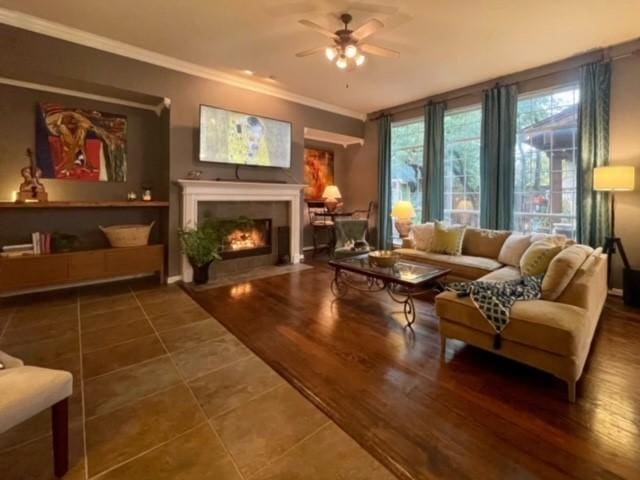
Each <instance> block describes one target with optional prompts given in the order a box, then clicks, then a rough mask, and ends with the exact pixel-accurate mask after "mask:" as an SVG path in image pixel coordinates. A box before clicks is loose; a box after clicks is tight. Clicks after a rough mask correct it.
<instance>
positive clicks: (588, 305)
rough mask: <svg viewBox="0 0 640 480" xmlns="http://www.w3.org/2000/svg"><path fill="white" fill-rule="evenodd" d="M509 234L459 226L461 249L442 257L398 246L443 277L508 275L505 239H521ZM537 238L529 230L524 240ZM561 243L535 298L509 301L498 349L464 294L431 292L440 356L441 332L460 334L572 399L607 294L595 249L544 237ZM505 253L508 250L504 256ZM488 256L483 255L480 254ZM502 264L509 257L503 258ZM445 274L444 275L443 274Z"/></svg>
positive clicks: (514, 271)
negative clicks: (538, 374)
mask: <svg viewBox="0 0 640 480" xmlns="http://www.w3.org/2000/svg"><path fill="white" fill-rule="evenodd" d="M510 236H511V234H510V232H495V231H490V230H481V229H467V232H466V233H465V239H464V241H463V248H462V255H443V254H438V253H431V252H428V251H424V250H419V249H417V248H401V249H398V250H397V252H398V253H399V254H400V255H401V257H403V258H406V259H409V260H414V261H418V262H424V263H429V264H435V265H440V266H445V267H448V268H450V269H451V270H452V273H451V276H450V279H451V280H460V279H464V280H476V279H482V280H486V281H500V280H510V279H515V278H519V277H520V269H519V267H518V265H517V262H518V260H519V258H518V249H517V248H516V249H515V252H516V255H515V256H514V250H513V249H511V251H510V252H505V250H506V247H507V246H508V245H507V243H508V242H510V243H512V244H515V243H518V242H519V243H520V245H521V246H520V247H519V248H520V249H522V248H523V245H524V243H523V242H525V240H524V238H523V236H521V235H517V238H516V234H514V237H513V238H511V239H509V237H510ZM543 238H545V237H543V236H540V235H536V236H532V237H530V238H529V243H532V242H533V241H536V240H540V239H543ZM546 238H547V239H548V240H549V241H552V242H562V243H564V245H565V248H564V249H563V250H562V252H561V253H560V254H558V255H557V256H556V257H555V258H554V259H553V260H552V262H551V264H550V265H549V270H548V271H547V274H546V275H545V279H544V281H543V298H542V299H541V300H531V301H523V302H516V303H515V305H514V306H513V308H512V310H511V314H510V323H509V325H507V327H506V328H505V329H504V330H503V332H502V334H501V336H502V342H501V347H500V348H499V349H498V350H496V349H494V348H493V345H494V336H495V331H494V330H493V327H492V326H491V325H490V324H489V322H488V321H487V320H486V319H485V318H484V317H483V315H482V314H481V313H480V311H479V310H478V309H477V308H476V306H475V305H474V304H473V302H472V301H471V299H470V298H468V297H458V296H457V295H456V294H455V293H454V292H451V291H445V292H443V293H441V294H439V295H438V296H437V297H436V312H437V314H438V316H439V319H440V320H439V321H440V335H441V342H442V343H441V348H442V354H443V355H444V353H445V347H446V340H447V338H454V339H458V340H462V341H464V342H466V343H468V344H471V345H474V346H476V347H479V348H482V349H485V350H489V351H492V352H495V353H497V354H499V355H502V356H505V357H508V358H511V359H513V360H517V361H519V362H522V363H525V364H527V365H530V366H533V367H535V368H538V369H541V370H544V371H546V372H549V373H551V374H553V375H555V376H556V377H558V378H560V379H562V380H564V381H565V382H566V383H567V386H568V397H569V401H571V402H574V401H575V395H576V382H577V380H578V379H579V378H580V376H581V374H582V370H583V368H584V364H585V362H586V359H587V356H588V354H589V349H590V346H591V340H592V338H593V334H594V332H595V329H596V326H597V324H598V320H599V318H600V314H601V312H602V308H603V306H604V302H605V299H606V296H607V266H606V265H607V262H606V255H602V254H601V250H600V249H597V250H593V249H591V248H590V247H587V246H584V245H572V242H566V241H565V240H566V239H564V237H558V236H547V237H546ZM509 253H510V255H509ZM486 255H490V256H486ZM505 262H508V263H511V264H507V263H505ZM448 280H449V278H448Z"/></svg>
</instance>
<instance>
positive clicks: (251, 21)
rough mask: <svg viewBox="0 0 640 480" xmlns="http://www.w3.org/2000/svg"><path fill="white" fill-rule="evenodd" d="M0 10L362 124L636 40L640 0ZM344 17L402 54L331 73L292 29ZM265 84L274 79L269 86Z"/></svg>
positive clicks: (234, 1)
mask: <svg viewBox="0 0 640 480" xmlns="http://www.w3.org/2000/svg"><path fill="white" fill-rule="evenodd" d="M0 6H2V7H5V8H7V9H11V10H15V11H17V12H22V13H27V14H30V15H34V16H37V17H41V18H43V19H46V20H50V21H53V22H58V23H60V24H63V25H66V26H70V27H74V28H77V29H81V30H84V31H87V32H91V33H93V34H96V35H100V36H104V37H107V38H110V39H113V40H118V41H121V42H125V43H127V44H131V45H134V46H137V47H141V48H144V49H147V50H150V51H153V52H157V53H161V54H164V55H167V56H170V57H175V58H176V59H180V60H183V61H187V62H191V63H194V64H197V65H200V66H203V67H207V68H210V69H215V70H219V71H224V72H227V73H231V74H237V75H239V76H241V77H242V76H243V77H244V80H246V79H247V76H246V75H245V74H243V73H242V71H243V70H252V71H254V72H256V76H254V77H253V78H254V79H257V81H259V82H262V83H264V84H265V86H270V87H271V88H273V87H279V88H281V89H284V90H286V91H288V92H292V93H295V94H297V95H301V96H305V97H309V98H312V99H316V100H319V101H322V102H325V103H328V104H332V105H337V106H340V107H343V108H347V109H350V110H353V111H356V112H361V113H368V112H372V111H375V110H378V109H381V108H385V107H390V106H393V105H397V104H400V103H404V102H408V101H411V100H415V99H418V98H421V97H425V96H429V95H432V94H435V93H440V92H444V91H448V90H452V89H455V88H458V87H463V86H466V85H470V84H474V83H477V82H480V81H483V80H487V79H491V78H494V77H498V76H501V75H505V74H508V73H512V72H516V71H519V70H524V69H527V68H530V67H534V66H538V65H542V64H545V63H549V62H552V61H555V60H560V59H563V58H566V57H568V56H571V55H573V54H576V53H580V52H583V51H586V50H589V49H593V48H597V47H603V46H608V45H612V44H615V43H620V42H623V41H626V40H631V39H634V38H637V37H640V0H537V1H524V0H448V1H447V0H399V1H389V0H387V1H383V0H372V2H359V1H346V0H345V1H343V0H316V1H311V0H271V1H258V0H189V1H184V0H183V1H158V0H136V1H130V0H109V1H102V2H87V1H86V0H82V1H80V0H56V1H42V0H0ZM344 11H348V12H349V13H351V14H352V15H353V17H354V22H353V25H354V27H357V26H358V25H360V24H361V23H363V22H364V21H366V20H367V19H369V18H372V17H375V18H378V19H380V20H381V21H382V22H383V23H385V25H386V26H385V28H384V29H383V30H382V31H380V32H378V33H376V34H375V35H373V36H372V37H370V43H372V44H377V45H380V46H384V47H388V48H393V49H395V50H398V51H400V52H401V56H400V58H399V59H385V58H378V57H371V56H369V57H368V59H367V63H366V64H365V66H364V67H363V68H361V69H357V70H355V71H351V72H344V71H339V70H338V69H337V68H336V67H335V66H333V65H331V64H330V63H329V62H328V61H327V60H326V59H325V58H324V56H323V55H322V54H319V55H315V56H311V57H306V58H297V57H295V53H296V52H298V51H300V50H305V49H308V48H312V47H315V46H319V45H323V44H326V43H327V39H326V38H325V37H323V36H322V35H320V34H318V33H316V32H314V31H311V30H309V29H307V28H305V27H303V26H301V25H299V24H298V23H297V22H298V20H300V19H303V18H306V19H310V20H313V21H315V22H317V23H320V24H322V25H324V26H326V27H327V28H329V29H331V30H335V29H338V28H339V27H340V23H339V21H338V20H337V19H336V17H337V15H338V14H340V13H342V12H344ZM269 76H273V77H274V78H275V80H267V79H266V77H269Z"/></svg>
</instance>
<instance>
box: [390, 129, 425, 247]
mask: <svg viewBox="0 0 640 480" xmlns="http://www.w3.org/2000/svg"><path fill="white" fill-rule="evenodd" d="M423 143H424V121H423V120H422V119H418V120H413V121H410V122H402V123H394V124H392V125H391V205H390V206H389V207H390V208H392V207H393V205H394V204H395V203H396V202H397V201H399V200H408V201H410V202H411V203H412V204H413V208H414V209H415V211H416V218H415V219H414V221H415V222H419V223H422V195H423V193H422V185H423V178H424V177H423V175H424V172H423V170H424V168H423V164H424V160H423V156H422V151H423V147H422V146H423ZM390 213H391V212H389V214H390ZM392 231H393V235H394V238H395V237H396V236H397V235H398V233H397V232H396V230H395V228H394V229H392Z"/></svg>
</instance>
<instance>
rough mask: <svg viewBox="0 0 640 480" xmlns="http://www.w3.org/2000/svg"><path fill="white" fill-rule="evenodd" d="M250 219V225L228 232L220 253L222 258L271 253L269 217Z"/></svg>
mask: <svg viewBox="0 0 640 480" xmlns="http://www.w3.org/2000/svg"><path fill="white" fill-rule="evenodd" d="M252 221H253V225H252V226H251V227H247V228H238V229H236V230H234V231H233V232H231V234H229V236H228V237H227V239H226V241H225V242H224V245H223V247H222V252H221V253H220V256H221V257H222V259H223V260H229V259H232V258H242V257H253V256H255V255H269V254H271V252H272V248H271V236H272V235H271V224H272V222H271V219H270V218H254V219H253V220H252Z"/></svg>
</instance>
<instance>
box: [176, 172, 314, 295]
mask: <svg viewBox="0 0 640 480" xmlns="http://www.w3.org/2000/svg"><path fill="white" fill-rule="evenodd" d="M178 184H179V185H180V187H181V189H182V227H183V228H189V227H193V226H194V225H196V224H197V222H198V217H199V215H198V212H199V209H200V204H201V203H203V202H230V203H231V202H286V203H287V205H288V216H289V218H288V221H289V222H288V223H289V226H290V241H289V258H290V259H291V263H299V262H300V258H301V255H300V252H301V248H300V245H301V232H302V230H301V219H302V215H301V212H302V210H301V203H302V198H301V192H302V189H303V188H304V185H300V184H291V183H257V182H255V183H254V182H227V181H211V180H186V179H185V180H178ZM192 279H193V271H192V269H191V266H190V265H189V262H188V261H187V259H186V257H184V256H183V258H182V280H183V281H185V282H191V280H192Z"/></svg>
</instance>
